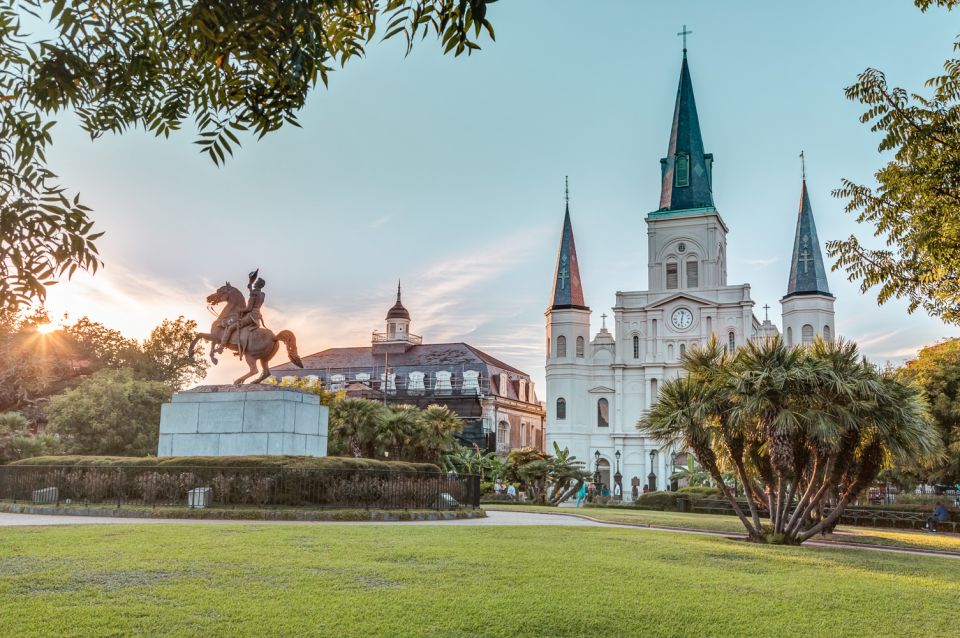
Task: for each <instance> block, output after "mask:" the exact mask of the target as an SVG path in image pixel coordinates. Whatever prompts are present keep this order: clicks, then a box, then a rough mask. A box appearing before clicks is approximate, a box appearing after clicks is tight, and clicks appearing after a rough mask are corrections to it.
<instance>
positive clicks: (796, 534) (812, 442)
mask: <svg viewBox="0 0 960 638" xmlns="http://www.w3.org/2000/svg"><path fill="white" fill-rule="evenodd" d="M682 365H683V368H684V370H685V372H686V373H687V374H686V375H685V376H682V377H679V378H677V379H674V380H671V381H668V382H667V383H664V384H663V387H662V388H661V390H660V393H659V397H658V400H657V403H656V404H655V405H654V406H653V408H652V409H651V410H650V412H649V413H648V414H647V415H646V416H645V417H643V418H642V419H641V420H640V422H639V423H638V428H639V429H640V430H641V431H642V432H644V433H645V434H647V435H648V436H651V437H653V438H655V439H657V440H659V441H660V442H661V443H662V444H664V445H665V446H680V447H684V448H686V449H689V450H691V451H692V452H693V454H694V455H695V456H696V457H697V461H698V462H699V463H700V465H701V466H702V467H703V468H704V469H705V470H706V471H707V472H709V473H710V476H711V477H712V478H713V480H714V481H715V482H716V484H717V485H718V486H719V487H720V488H721V491H722V492H723V494H724V495H725V497H726V498H727V500H728V502H729V503H730V506H731V507H732V508H733V510H734V512H735V513H736V514H737V516H738V517H739V518H740V521H741V523H743V525H744V527H745V528H746V530H747V532H748V534H749V535H750V537H751V538H752V539H754V540H773V541H777V542H784V543H788V544H796V543H802V542H803V541H805V540H807V539H809V538H811V537H812V536H814V535H815V534H817V533H819V532H820V531H822V530H824V529H828V528H830V527H832V526H833V525H835V524H836V523H837V521H839V520H840V517H841V516H842V514H843V511H844V509H845V508H846V506H847V505H848V504H849V503H851V502H852V501H853V500H854V499H855V498H857V496H859V494H860V493H861V492H863V490H864V489H866V488H867V487H869V485H870V484H871V483H872V482H873V481H875V480H876V477H877V475H878V474H879V473H880V471H881V469H883V468H884V467H885V466H887V465H889V464H890V463H891V462H895V461H899V462H902V461H903V460H905V459H909V458H913V457H917V456H931V457H936V456H937V455H939V454H940V453H941V448H940V446H939V441H938V439H937V436H936V432H935V431H934V428H933V427H932V425H931V424H930V422H929V419H928V416H927V413H926V405H925V402H924V400H923V398H922V396H920V394H919V392H917V391H916V390H915V389H914V388H913V387H911V386H909V385H906V384H904V383H902V382H900V381H899V380H897V379H896V378H894V376H892V375H890V374H886V373H883V372H880V371H879V370H877V369H876V367H874V366H872V365H871V364H869V363H867V362H866V361H865V360H863V359H862V358H861V357H860V354H859V352H858V350H857V348H856V346H855V345H853V344H851V343H845V342H842V341H834V342H824V341H817V342H816V343H815V344H814V345H813V346H812V347H793V348H791V347H788V346H786V345H785V344H784V343H783V342H782V341H781V340H780V339H779V337H778V338H774V339H768V340H765V341H762V342H760V343H757V342H749V343H747V344H746V345H745V346H743V347H742V348H740V349H739V350H738V351H737V352H736V354H735V355H733V356H732V357H731V356H729V355H728V354H727V353H725V352H724V349H723V348H722V347H721V346H720V345H719V344H718V343H717V341H716V339H713V340H711V341H710V342H709V343H708V344H707V345H706V346H703V347H699V346H698V347H694V348H691V350H690V351H689V353H688V354H687V355H686V356H685V357H684V358H683V364H682ZM725 472H732V473H733V474H735V475H736V476H737V478H738V479H739V481H740V483H741V485H742V486H743V488H744V492H745V494H746V497H747V508H746V511H745V510H744V508H742V507H741V506H740V504H739V503H738V502H737V501H736V500H735V499H734V498H733V496H732V495H731V493H730V490H729V489H728V488H729V486H728V485H727V484H726V481H725V478H724V473H725ZM828 497H833V498H835V502H833V503H832V505H833V509H832V510H831V511H830V513H829V514H828V515H826V516H820V514H819V513H820V512H821V511H823V506H824V504H825V503H826V502H827V499H828ZM762 513H765V514H766V515H767V516H769V519H770V526H769V527H767V526H764V525H762V524H761V521H760V515H761V514H762Z"/></svg>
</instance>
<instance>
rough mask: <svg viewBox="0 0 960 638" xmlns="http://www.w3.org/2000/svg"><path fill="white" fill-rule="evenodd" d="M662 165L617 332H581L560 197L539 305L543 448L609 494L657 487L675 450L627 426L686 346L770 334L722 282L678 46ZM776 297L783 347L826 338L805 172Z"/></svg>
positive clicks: (717, 224) (730, 343) (825, 303)
mask: <svg viewBox="0 0 960 638" xmlns="http://www.w3.org/2000/svg"><path fill="white" fill-rule="evenodd" d="M660 169H661V173H662V186H661V191H660V205H659V207H658V208H657V209H656V210H655V211H653V212H651V213H649V214H648V215H647V217H646V223H647V235H648V267H647V281H648V286H649V289H648V290H639V291H635V292H618V293H617V295H616V301H615V304H614V306H613V308H612V312H613V322H612V323H613V325H612V328H613V331H614V334H611V332H610V331H609V330H608V329H607V327H606V316H605V315H604V322H603V328H602V329H601V330H600V331H599V332H598V333H597V334H596V335H595V336H594V337H593V339H591V338H590V316H591V310H590V308H589V307H588V306H587V304H586V301H585V294H584V290H583V284H582V282H581V280H580V271H579V265H578V256H577V249H576V244H575V243H574V236H573V225H572V223H571V219H570V205H569V201H568V202H567V210H566V215H565V217H564V220H563V232H562V235H561V240H560V251H559V254H558V256H557V266H556V271H555V273H554V284H553V299H552V303H551V305H550V307H549V308H548V309H547V311H546V328H547V361H546V381H547V440H548V446H547V448H548V449H551V448H552V446H551V445H549V443H550V442H554V441H555V442H556V443H558V444H559V445H560V447H561V448H563V447H569V448H570V451H571V453H573V454H574V455H576V456H577V458H579V459H583V460H586V461H587V463H588V465H589V469H590V470H591V471H593V470H594V469H595V468H597V469H599V471H600V474H601V480H602V481H603V483H605V484H606V485H607V486H609V488H610V490H611V492H614V493H616V489H615V484H616V483H617V482H618V479H622V480H620V481H619V483H620V485H621V486H622V493H623V497H624V498H630V497H631V496H632V495H633V494H635V493H636V492H638V491H640V490H641V489H642V486H644V485H650V486H651V488H653V489H664V488H665V487H666V486H667V485H668V484H669V483H668V480H667V479H668V477H669V476H670V474H672V473H673V472H674V457H675V453H676V452H677V450H659V446H658V444H657V443H656V442H655V441H653V440H651V439H649V438H646V437H644V436H642V435H641V434H640V433H639V432H638V431H637V429H636V424H637V420H638V419H639V418H640V417H641V416H642V415H643V414H644V412H645V411H646V410H648V409H649V408H650V407H651V405H652V404H653V402H655V401H656V397H657V388H658V387H659V386H660V385H661V384H662V383H663V382H664V381H666V380H669V379H672V378H674V377H676V376H678V374H679V373H680V358H681V356H682V355H683V354H684V352H685V351H686V349H687V348H690V347H691V346H693V345H694V344H698V343H704V342H706V341H707V340H708V339H709V338H710V336H711V335H716V337H717V338H718V339H719V340H720V341H721V343H724V344H725V345H726V346H727V347H728V348H730V349H731V350H733V349H735V348H737V347H738V346H740V345H742V344H743V343H745V341H746V340H748V339H754V338H758V337H769V336H772V335H776V334H778V330H777V328H776V327H775V326H774V325H773V324H772V323H771V322H770V321H769V320H764V321H763V322H761V321H759V320H758V319H757V318H756V317H755V316H754V314H753V307H754V301H753V300H752V299H751V298H750V285H749V284H734V285H730V284H728V283H727V232H728V231H729V229H728V227H727V224H726V223H725V222H724V220H723V218H722V217H721V216H720V212H719V211H718V210H717V208H716V205H715V204H714V201H713V155H712V154H710V153H706V152H704V146H703V138H702V137H701V134H700V122H699V119H698V117H697V107H696V103H695V101H694V97H693V83H692V82H691V79H690V68H689V66H688V64H687V52H686V48H684V52H683V63H682V66H681V68H680V86H679V88H678V90H677V101H676V106H675V109H674V114H673V123H672V127H671V130H670V142H669V145H668V147H667V156H666V157H665V158H663V159H661V160H660ZM586 258H589V257H588V256H587V257H586ZM780 304H781V310H782V324H783V330H784V335H783V338H784V339H785V340H786V342H787V343H788V344H794V343H809V342H811V341H812V340H813V339H814V336H815V335H819V336H822V337H824V338H825V339H830V338H831V337H832V336H833V335H834V334H835V333H834V325H833V319H834V311H833V304H834V297H833V295H831V294H830V288H829V286H828V285H827V277H826V270H825V268H824V264H823V257H822V255H821V252H820V243H819V241H818V239H817V230H816V226H815V225H814V221H813V212H812V210H811V208H810V199H809V197H808V195H807V185H806V179H804V180H803V184H802V186H801V195H800V207H799V213H798V219H797V232H796V236H795V238H794V244H793V256H792V260H791V265H790V276H789V280H788V283H787V289H786V294H785V295H784V297H783V298H782V299H781V300H780ZM598 452H599V459H598V458H597V453H598ZM618 470H619V472H618ZM617 474H619V475H620V476H618V475H617Z"/></svg>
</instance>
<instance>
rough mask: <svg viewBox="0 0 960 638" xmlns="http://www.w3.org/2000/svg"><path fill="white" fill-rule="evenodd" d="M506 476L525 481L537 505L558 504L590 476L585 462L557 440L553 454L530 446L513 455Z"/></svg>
mask: <svg viewBox="0 0 960 638" xmlns="http://www.w3.org/2000/svg"><path fill="white" fill-rule="evenodd" d="M503 477H504V478H505V479H506V480H507V481H509V482H511V483H513V482H518V481H519V482H522V483H523V484H524V485H525V486H526V489H527V491H528V493H529V495H530V499H531V500H532V501H533V502H534V503H540V504H543V505H547V504H549V505H559V504H560V503H562V502H563V501H565V500H567V499H568V498H570V497H571V496H573V495H574V494H576V493H577V491H578V490H579V489H580V487H581V486H582V485H583V483H584V481H586V480H587V479H589V477H590V473H589V472H588V471H587V470H586V469H585V467H584V464H583V461H578V460H577V457H575V456H573V455H572V454H570V450H569V449H568V448H563V449H560V446H559V445H557V443H556V441H554V443H553V455H550V454H546V453H544V452H541V451H540V450H537V449H534V448H530V447H525V448H521V449H519V450H513V451H512V452H510V454H509V455H508V456H507V463H506V466H505V467H504V469H503Z"/></svg>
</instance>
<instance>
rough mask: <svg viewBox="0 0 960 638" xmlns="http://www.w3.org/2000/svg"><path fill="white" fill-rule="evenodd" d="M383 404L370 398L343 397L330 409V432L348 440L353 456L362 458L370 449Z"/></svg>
mask: <svg viewBox="0 0 960 638" xmlns="http://www.w3.org/2000/svg"><path fill="white" fill-rule="evenodd" d="M382 412H383V406H382V405H381V404H380V403H377V402H376V401H370V400H369V399H351V398H341V399H337V400H336V401H334V402H333V405H332V407H331V409H330V434H331V435H333V436H337V437H340V438H341V439H342V440H344V441H346V444H347V447H349V449H350V452H351V453H352V454H353V456H355V457H357V458H360V457H362V456H363V455H364V448H367V449H369V447H370V442H371V441H372V440H373V437H374V430H375V426H376V423H377V421H378V419H379V417H380V414H381V413H382Z"/></svg>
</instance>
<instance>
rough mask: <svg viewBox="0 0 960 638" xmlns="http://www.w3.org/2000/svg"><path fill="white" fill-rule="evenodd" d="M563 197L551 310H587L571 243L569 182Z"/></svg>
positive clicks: (574, 244)
mask: <svg viewBox="0 0 960 638" xmlns="http://www.w3.org/2000/svg"><path fill="white" fill-rule="evenodd" d="M564 197H565V200H566V211H565V213H564V216H563V232H562V234H561V236H560V251H559V253H558V254H557V267H556V269H555V270H554V273H553V297H552V301H551V304H550V308H551V310H563V309H567V308H576V309H580V310H588V308H587V306H586V304H585V303H584V301H583V286H582V284H581V282H580V264H579V262H578V261H577V246H576V243H575V242H574V241H573V224H572V223H571V222H570V182H569V180H567V181H566V186H565V191H564Z"/></svg>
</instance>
